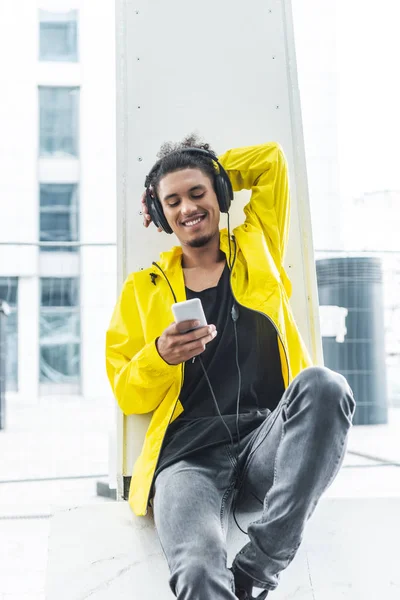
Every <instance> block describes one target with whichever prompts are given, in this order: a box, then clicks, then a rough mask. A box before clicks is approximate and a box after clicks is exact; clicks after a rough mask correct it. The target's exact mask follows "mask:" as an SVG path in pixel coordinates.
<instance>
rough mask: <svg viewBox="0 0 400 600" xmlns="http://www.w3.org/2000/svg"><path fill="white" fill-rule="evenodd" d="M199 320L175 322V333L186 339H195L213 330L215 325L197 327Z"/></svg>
mask: <svg viewBox="0 0 400 600" xmlns="http://www.w3.org/2000/svg"><path fill="white" fill-rule="evenodd" d="M199 325H200V321H196V320H193V321H192V320H190V321H181V322H180V323H176V333H177V334H178V335H179V334H181V335H182V337H183V336H185V337H187V340H186V341H188V342H189V341H191V340H197V339H199V338H201V337H204V336H206V335H208V334H210V333H212V332H213V331H215V325H206V326H205V327H199Z"/></svg>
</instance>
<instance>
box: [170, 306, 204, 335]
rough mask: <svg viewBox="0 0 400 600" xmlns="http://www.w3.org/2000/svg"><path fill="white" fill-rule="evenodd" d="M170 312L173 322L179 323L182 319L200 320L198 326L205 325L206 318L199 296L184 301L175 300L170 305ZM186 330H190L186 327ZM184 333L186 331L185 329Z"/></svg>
mask: <svg viewBox="0 0 400 600" xmlns="http://www.w3.org/2000/svg"><path fill="white" fill-rule="evenodd" d="M172 312H173V313H174V317H175V322H176V323H181V322H182V321H200V325H199V326H198V327H195V328H194V329H198V328H199V327H206V325H207V320H206V316H205V314H204V310H203V305H202V303H201V300H200V298H193V299H192V300H185V301H184V302H177V303H176V304H173V305H172ZM188 331H192V330H191V329H188ZM185 333H187V332H186V331H185Z"/></svg>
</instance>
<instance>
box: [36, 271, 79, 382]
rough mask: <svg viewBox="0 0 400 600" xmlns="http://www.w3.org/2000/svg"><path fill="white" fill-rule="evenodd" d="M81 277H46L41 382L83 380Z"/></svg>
mask: <svg viewBox="0 0 400 600" xmlns="http://www.w3.org/2000/svg"><path fill="white" fill-rule="evenodd" d="M80 344H81V340H80V311H79V279H78V278H75V277H67V278H62V277H43V278H42V279H41V305H40V382H41V383H59V384H76V383H79V381H80V366H81V357H80Z"/></svg>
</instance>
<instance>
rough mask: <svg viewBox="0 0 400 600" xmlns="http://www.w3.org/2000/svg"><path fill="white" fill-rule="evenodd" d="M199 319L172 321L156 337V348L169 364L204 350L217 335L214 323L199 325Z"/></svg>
mask: <svg viewBox="0 0 400 600" xmlns="http://www.w3.org/2000/svg"><path fill="white" fill-rule="evenodd" d="M199 325H200V321H181V322H180V323H172V325H170V326H169V327H167V329H166V330H165V331H164V332H163V334H162V335H161V336H160V337H159V338H158V340H157V342H156V344H157V350H158V353H159V355H160V356H161V358H163V359H164V360H165V362H166V363H168V364H169V365H179V364H180V363H183V362H186V361H187V360H190V359H191V358H193V357H195V356H198V355H199V354H201V353H202V352H204V350H205V348H206V345H207V344H208V343H209V342H211V341H212V340H213V339H214V338H215V336H216V335H217V330H216V328H215V325H206V326H205V327H199Z"/></svg>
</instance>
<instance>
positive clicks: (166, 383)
mask: <svg viewBox="0 0 400 600" xmlns="http://www.w3.org/2000/svg"><path fill="white" fill-rule="evenodd" d="M106 368H107V375H108V378H109V380H110V383H111V387H112V389H113V392H114V395H115V398H116V400H117V402H118V404H119V406H120V408H121V410H122V411H123V412H124V414H126V415H129V414H141V413H148V412H152V411H153V410H155V409H156V408H157V406H158V405H159V404H160V402H161V401H162V400H163V398H164V397H165V394H166V392H167V390H168V389H169V387H170V386H171V385H172V383H173V381H174V379H175V378H176V375H177V372H176V370H177V369H178V370H179V368H180V365H176V366H175V365H174V366H172V365H169V364H168V363H166V362H165V361H164V360H163V359H162V358H161V356H160V355H159V353H158V351H157V347H156V339H154V340H151V341H150V342H148V343H146V342H145V339H144V335H143V329H142V324H141V320H140V316H139V311H138V307H137V302H136V297H135V290H134V285H133V281H132V278H131V277H128V279H127V280H126V281H125V283H124V286H123V289H122V292H121V295H120V297H119V299H118V302H117V304H116V306H115V309H114V312H113V315H112V318H111V322H110V326H109V328H108V330H107V334H106Z"/></svg>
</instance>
